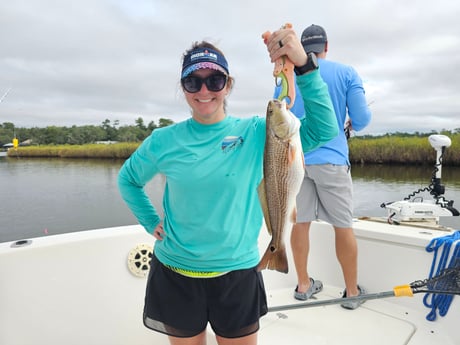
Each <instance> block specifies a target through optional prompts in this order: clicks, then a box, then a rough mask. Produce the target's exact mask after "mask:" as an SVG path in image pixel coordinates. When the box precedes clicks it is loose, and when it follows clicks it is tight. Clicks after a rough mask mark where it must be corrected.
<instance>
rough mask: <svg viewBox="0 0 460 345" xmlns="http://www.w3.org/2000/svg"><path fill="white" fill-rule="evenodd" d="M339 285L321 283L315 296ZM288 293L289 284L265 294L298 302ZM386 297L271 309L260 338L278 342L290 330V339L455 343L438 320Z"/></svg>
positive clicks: (273, 300)
mask: <svg viewBox="0 0 460 345" xmlns="http://www.w3.org/2000/svg"><path fill="white" fill-rule="evenodd" d="M341 291H342V289H341V288H337V287H332V286H325V287H324V289H323V291H322V292H321V293H319V294H317V295H315V297H316V298H315V300H326V299H331V298H339V297H341ZM292 294H293V289H278V290H276V291H273V292H271V294H270V295H269V296H268V301H269V305H270V306H278V305H289V304H293V303H299V302H296V301H295V299H294V298H293V297H292ZM402 298H404V297H402ZM414 298H418V297H414ZM395 299H396V298H395V297H391V298H389V299H388V300H395ZM388 300H387V299H379V300H370V301H366V302H365V303H364V304H363V305H361V307H360V308H358V309H356V310H346V309H344V308H342V307H341V306H340V305H339V304H337V305H327V306H316V307H310V308H302V309H295V310H286V311H280V312H272V313H269V314H268V315H266V316H264V317H263V318H262V320H261V330H260V333H259V339H260V341H259V343H260V344H266V345H271V344H283V343H284V340H286V335H287V334H289V344H290V345H295V344H299V345H300V344H315V345H321V344H328V345H348V344H350V345H356V344H373V345H380V344H381V345H388V344H391V345H402V344H415V343H416V344H418V345H420V344H443V345H447V344H449V345H450V344H451V345H454V342H453V340H452V339H449V338H448V337H446V336H445V334H443V331H442V328H439V327H440V326H442V325H441V324H440V323H428V322H427V321H426V320H424V319H421V317H420V313H415V312H413V313H412V312H411V310H410V309H408V308H407V307H401V306H399V305H397V304H396V303H392V302H389V301H388ZM302 303H303V302H302ZM420 303H422V302H421V301H420ZM428 311H429V310H428V309H427V313H428ZM459 338H460V337H459Z"/></svg>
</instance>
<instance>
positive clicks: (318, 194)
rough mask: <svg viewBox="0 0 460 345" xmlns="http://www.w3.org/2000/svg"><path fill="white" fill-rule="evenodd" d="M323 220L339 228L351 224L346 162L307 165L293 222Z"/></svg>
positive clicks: (349, 174) (351, 212)
mask: <svg viewBox="0 0 460 345" xmlns="http://www.w3.org/2000/svg"><path fill="white" fill-rule="evenodd" d="M317 219H320V220H323V221H325V222H328V223H330V224H332V225H333V226H336V227H339V228H351V227H352V224H353V184H352V180H351V170H350V167H349V166H348V165H333V164H321V165H307V166H305V177H304V180H303V182H302V187H301V189H300V192H299V194H298V195H297V223H305V222H311V221H314V220H317Z"/></svg>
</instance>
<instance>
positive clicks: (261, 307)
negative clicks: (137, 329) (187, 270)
mask: <svg viewBox="0 0 460 345" xmlns="http://www.w3.org/2000/svg"><path fill="white" fill-rule="evenodd" d="M267 311H268V308H267V297H266V294H265V287H264V282H263V278H262V274H261V273H260V272H257V271H256V269H255V267H254V268H250V269H244V270H236V271H231V272H229V273H226V274H224V275H221V276H217V277H213V278H191V277H187V276H184V275H182V274H179V273H176V272H174V271H173V270H171V269H169V268H167V267H166V266H164V265H163V264H162V263H161V262H159V261H158V259H157V258H156V257H155V255H153V257H152V261H151V264H150V272H149V277H148V281H147V288H146V294H145V305H144V325H145V326H146V327H148V328H150V329H153V330H155V331H158V332H161V333H164V334H167V335H171V336H174V337H193V336H196V335H198V334H200V333H201V332H203V331H204V330H205V329H206V326H207V324H208V322H209V323H210V325H211V327H212V329H213V331H214V332H215V333H216V334H217V335H219V336H221V337H224V338H239V337H244V336H247V335H249V334H252V333H255V332H257V331H258V330H259V318H260V317H261V316H262V315H265V314H266V313H267Z"/></svg>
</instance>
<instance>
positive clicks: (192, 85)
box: [180, 73, 227, 93]
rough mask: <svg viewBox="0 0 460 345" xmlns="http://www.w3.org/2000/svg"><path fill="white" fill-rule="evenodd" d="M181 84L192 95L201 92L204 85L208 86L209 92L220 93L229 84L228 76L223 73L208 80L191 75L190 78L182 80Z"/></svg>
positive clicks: (216, 74)
mask: <svg viewBox="0 0 460 345" xmlns="http://www.w3.org/2000/svg"><path fill="white" fill-rule="evenodd" d="M180 82H181V84H182V87H183V88H184V89H185V91H187V92H190V93H196V92H198V91H200V90H201V87H202V86H203V83H204V84H205V85H206V87H207V88H208V90H209V91H212V92H218V91H221V90H222V89H223V88H224V87H225V84H227V76H226V75H225V74H222V73H215V74H211V75H210V76H209V77H206V78H200V77H196V76H194V75H190V76H188V77H185V78H182V79H181V81H180Z"/></svg>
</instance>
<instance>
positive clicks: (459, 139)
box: [348, 131, 460, 166]
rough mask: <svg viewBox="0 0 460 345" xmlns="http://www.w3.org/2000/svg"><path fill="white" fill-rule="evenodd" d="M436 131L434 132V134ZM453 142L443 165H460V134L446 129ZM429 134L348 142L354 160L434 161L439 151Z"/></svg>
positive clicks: (382, 161)
mask: <svg viewBox="0 0 460 345" xmlns="http://www.w3.org/2000/svg"><path fill="white" fill-rule="evenodd" d="M431 134H433V133H431ZM441 134H445V135H447V136H448V137H449V138H450V139H451V141H452V145H451V146H450V147H449V148H447V149H446V150H445V152H444V155H443V157H442V164H443V165H452V166H460V133H459V132H458V131H456V132H448V131H444V132H442V133H441ZM428 136H429V134H415V135H408V134H404V135H402V134H387V135H384V136H379V137H370V136H366V137H353V138H351V139H350V140H349V141H348V145H349V148H350V162H351V163H361V164H364V163H367V164H383V163H385V164H412V165H414V164H415V165H425V164H429V165H431V164H433V163H434V162H435V161H436V151H435V150H434V148H433V147H432V146H431V145H430V143H429V141H428Z"/></svg>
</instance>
